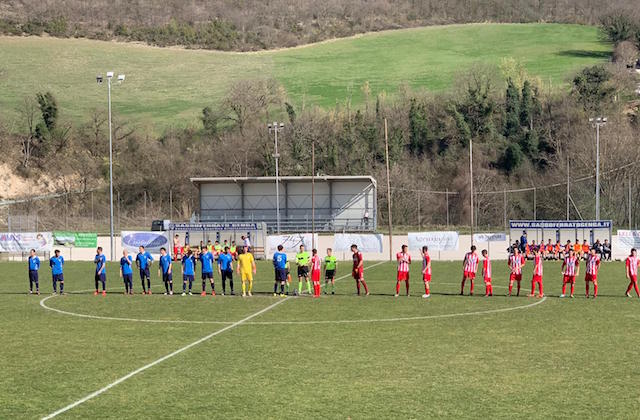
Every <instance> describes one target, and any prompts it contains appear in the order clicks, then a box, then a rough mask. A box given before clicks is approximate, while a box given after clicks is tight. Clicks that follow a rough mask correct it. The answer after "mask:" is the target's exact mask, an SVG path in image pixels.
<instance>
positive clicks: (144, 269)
mask: <svg viewBox="0 0 640 420" xmlns="http://www.w3.org/2000/svg"><path fill="white" fill-rule="evenodd" d="M138 251H139V252H138V255H136V265H137V266H138V269H139V270H140V282H142V294H143V295H146V294H149V295H150V294H151V271H150V270H151V262H152V261H153V257H152V256H151V254H149V252H147V251H145V250H144V246H142V245H140V247H139V248H138ZM144 279H147V287H145V286H144ZM147 289H148V290H147Z"/></svg>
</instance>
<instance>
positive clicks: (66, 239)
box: [53, 232, 98, 248]
mask: <svg viewBox="0 0 640 420" xmlns="http://www.w3.org/2000/svg"><path fill="white" fill-rule="evenodd" d="M53 240H54V242H55V243H56V244H57V245H62V246H66V247H75V248H95V247H97V246H98V234H97V233H88V232H53Z"/></svg>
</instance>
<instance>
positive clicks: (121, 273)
mask: <svg viewBox="0 0 640 420" xmlns="http://www.w3.org/2000/svg"><path fill="white" fill-rule="evenodd" d="M119 271H120V278H122V275H123V274H122V266H120V270H119Z"/></svg>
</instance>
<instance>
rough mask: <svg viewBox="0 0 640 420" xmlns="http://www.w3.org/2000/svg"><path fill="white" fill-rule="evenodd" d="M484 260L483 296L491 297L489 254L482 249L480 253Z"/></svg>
mask: <svg viewBox="0 0 640 420" xmlns="http://www.w3.org/2000/svg"><path fill="white" fill-rule="evenodd" d="M481 254H482V256H483V257H484V260H482V278H483V279H484V295H485V296H493V285H492V284H491V260H490V259H489V252H488V251H487V250H486V249H483V250H482V252H481Z"/></svg>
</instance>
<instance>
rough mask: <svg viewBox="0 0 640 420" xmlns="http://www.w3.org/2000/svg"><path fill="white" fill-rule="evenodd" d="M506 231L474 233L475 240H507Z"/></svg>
mask: <svg viewBox="0 0 640 420" xmlns="http://www.w3.org/2000/svg"><path fill="white" fill-rule="evenodd" d="M506 241H507V234H506V233H474V234H473V242H474V243H475V242H506Z"/></svg>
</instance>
